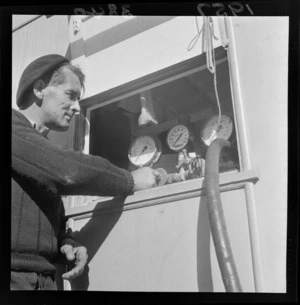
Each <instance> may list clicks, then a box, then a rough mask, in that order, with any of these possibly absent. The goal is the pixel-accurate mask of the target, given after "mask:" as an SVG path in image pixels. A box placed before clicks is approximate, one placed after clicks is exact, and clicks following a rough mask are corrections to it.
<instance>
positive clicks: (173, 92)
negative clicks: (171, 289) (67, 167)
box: [89, 60, 240, 183]
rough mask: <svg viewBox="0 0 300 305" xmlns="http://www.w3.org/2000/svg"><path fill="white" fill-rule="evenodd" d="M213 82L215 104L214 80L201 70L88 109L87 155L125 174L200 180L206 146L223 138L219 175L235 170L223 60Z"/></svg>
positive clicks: (233, 134)
mask: <svg viewBox="0 0 300 305" xmlns="http://www.w3.org/2000/svg"><path fill="white" fill-rule="evenodd" d="M217 78H218V95H219V105H218V103H217V100H216V96H215V88H214V75H213V74H212V73H210V71H208V70H207V69H203V70H201V71H198V72H195V73H192V74H189V75H185V76H183V77H181V78H178V79H175V80H172V81H170V82H168V83H165V84H163V85H158V86H156V87H154V88H152V89H149V90H146V91H143V92H141V93H138V94H133V95H131V96H129V97H126V98H124V99H120V100H118V101H116V102H114V103H111V104H108V105H105V106H101V105H99V107H98V108H94V109H92V110H91V111H90V144H89V145H90V146H89V152H90V154H93V155H98V156H102V157H104V158H107V159H108V160H109V161H110V162H112V163H113V164H115V165H117V166H119V167H122V168H125V169H128V170H130V171H132V170H134V169H137V168H138V167H140V166H152V167H153V168H163V169H164V170H165V171H166V172H167V174H168V175H169V176H170V175H171V174H173V176H172V175H171V176H172V177H171V178H170V179H169V180H168V181H167V183H174V182H180V181H184V180H189V179H194V178H199V177H203V176H204V169H205V154H206V150H207V147H208V145H209V144H210V143H211V142H212V140H213V139H214V138H215V137H223V138H226V139H228V140H229V141H230V143H231V147H230V148H227V149H224V150H222V154H221V157H220V173H223V172H226V171H231V170H240V166H239V157H238V147H237V141H236V132H235V122H234V112H233V104H232V98H231V90H230V78H229V68H228V61H227V60H225V61H223V62H221V63H219V64H218V74H217ZM219 107H220V108H221V114H222V115H221V118H220V111H219V110H220V109H219ZM143 113H144V116H142V114H143ZM219 120H220V124H218V122H219ZM187 171H188V173H187Z"/></svg>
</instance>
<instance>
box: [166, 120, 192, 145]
mask: <svg viewBox="0 0 300 305" xmlns="http://www.w3.org/2000/svg"><path fill="white" fill-rule="evenodd" d="M189 138H190V132H189V129H188V128H187V127H186V126H184V125H176V126H174V127H173V128H172V129H171V130H170V131H169V132H168V135H167V144H168V146H169V147H170V148H171V149H172V150H175V151H179V150H181V149H183V148H184V147H185V146H186V145H187V144H188V142H189Z"/></svg>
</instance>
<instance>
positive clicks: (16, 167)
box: [11, 109, 133, 273]
mask: <svg viewBox="0 0 300 305" xmlns="http://www.w3.org/2000/svg"><path fill="white" fill-rule="evenodd" d="M132 189H133V177H132V175H131V173H130V172H128V171H126V170H123V169H120V168H118V167H116V166H114V165H112V164H111V163H110V162H108V161H107V160H105V159H103V158H101V157H95V156H91V155H85V154H83V153H80V152H75V151H72V150H63V149H61V148H60V147H59V146H57V145H55V144H53V143H51V142H50V141H49V140H48V139H47V138H45V137H44V136H42V135H41V134H40V133H39V132H38V131H36V130H35V129H34V128H33V127H32V126H31V123H30V122H29V120H28V119H27V118H26V117H25V116H24V115H23V114H21V113H20V112H18V111H16V110H14V109H13V110H12V203H11V204H12V210H11V269H12V270H15V271H18V270H19V271H31V272H37V273H55V267H54V265H53V263H55V262H56V259H57V257H58V249H59V248H60V247H61V246H62V245H64V244H76V243H75V242H74V241H73V240H72V239H71V238H70V237H68V236H67V235H66V233H65V220H64V216H65V211H64V206H63V203H62V200H61V195H90V196H93V195H94V196H117V195H127V194H129V193H131V192H132Z"/></svg>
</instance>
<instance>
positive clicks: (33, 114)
mask: <svg viewBox="0 0 300 305" xmlns="http://www.w3.org/2000/svg"><path fill="white" fill-rule="evenodd" d="M20 112H21V113H22V114H23V115H24V116H25V117H26V118H27V119H28V120H29V121H30V122H31V124H32V127H33V128H34V129H35V130H37V131H38V132H39V133H41V134H42V135H44V136H47V134H48V133H49V131H50V129H49V128H47V127H46V126H45V125H43V124H41V123H40V119H39V116H38V113H37V111H36V109H34V107H29V108H27V109H25V110H20Z"/></svg>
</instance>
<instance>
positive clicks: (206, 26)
mask: <svg viewBox="0 0 300 305" xmlns="http://www.w3.org/2000/svg"><path fill="white" fill-rule="evenodd" d="M213 38H214V39H216V40H218V38H217V37H216V36H215V34H214V23H213V19H212V17H204V20H203V37H202V48H204V43H205V42H206V45H205V47H206V48H205V49H204V50H205V52H206V66H207V69H208V70H209V71H210V72H211V73H212V74H213V75H214V89H215V95H216V99H217V104H218V111H219V118H218V125H217V129H218V127H219V124H220V121H221V115H222V114H221V106H220V100H219V94H218V88H217V67H216V59H215V50H214V46H213Z"/></svg>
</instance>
